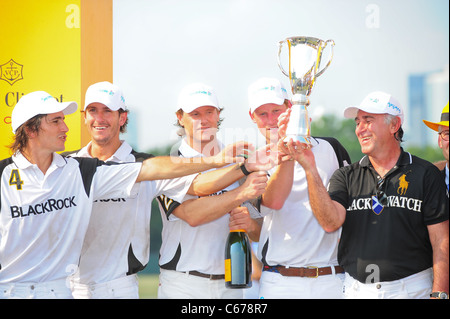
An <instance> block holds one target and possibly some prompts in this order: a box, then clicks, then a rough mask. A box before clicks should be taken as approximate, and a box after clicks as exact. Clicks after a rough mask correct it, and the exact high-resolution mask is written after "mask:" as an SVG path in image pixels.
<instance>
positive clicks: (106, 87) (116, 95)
mask: <svg viewBox="0 0 450 319" xmlns="http://www.w3.org/2000/svg"><path fill="white" fill-rule="evenodd" d="M92 103H102V104H104V105H106V106H107V107H108V108H110V109H111V110H113V111H117V110H119V109H122V110H124V111H126V110H127V106H126V105H125V98H124V97H123V93H122V90H121V89H120V88H119V87H118V86H117V85H114V84H112V83H109V82H107V81H104V82H98V83H95V84H92V85H91V86H90V87H88V89H87V90H86V96H85V99H84V109H83V110H86V108H87V107H88V106H89V104H92Z"/></svg>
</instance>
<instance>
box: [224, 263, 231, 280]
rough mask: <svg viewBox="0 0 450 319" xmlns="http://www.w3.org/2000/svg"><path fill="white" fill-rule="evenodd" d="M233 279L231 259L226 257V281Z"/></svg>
mask: <svg viewBox="0 0 450 319" xmlns="http://www.w3.org/2000/svg"><path fill="white" fill-rule="evenodd" d="M227 281H231V259H225V282H227Z"/></svg>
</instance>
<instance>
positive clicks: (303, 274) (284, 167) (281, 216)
mask: <svg viewBox="0 0 450 319" xmlns="http://www.w3.org/2000/svg"><path fill="white" fill-rule="evenodd" d="M248 98H249V106H250V112H249V113H250V116H251V118H252V120H253V122H255V123H256V125H257V126H258V128H259V130H260V132H261V134H262V135H263V136H264V137H265V138H266V142H267V143H270V142H274V143H278V141H282V139H280V137H279V136H278V118H279V116H280V115H281V114H282V113H284V112H285V111H286V110H288V109H289V108H290V107H291V104H290V101H289V98H288V95H287V92H286V90H285V88H284V87H283V85H282V84H281V82H280V81H279V80H278V79H273V78H261V79H259V80H257V81H256V82H254V83H252V84H251V85H250V87H249V89H248ZM311 140H312V152H313V153H314V154H315V155H316V157H317V158H318V165H319V167H320V177H319V178H320V180H321V181H322V182H323V183H324V184H326V183H328V180H329V178H330V177H331V175H332V174H333V172H334V171H335V170H336V169H338V168H339V167H341V166H343V165H348V164H349V163H350V157H349V156H348V154H347V152H346V150H345V149H344V147H343V146H342V145H341V144H340V143H339V142H338V141H337V140H335V139H330V138H315V137H313V138H312V139H311ZM269 175H270V179H269V182H268V186H267V190H266V192H265V193H264V194H263V196H262V204H263V205H264V206H266V207H269V208H272V209H273V210H272V211H270V212H268V213H267V214H266V215H265V217H264V224H263V227H262V230H261V237H260V240H259V245H258V246H259V251H258V257H259V258H260V259H261V261H262V263H263V272H262V275H261V279H260V290H259V296H260V298H264V299H268V298H283V299H287V298H296V299H303V298H305V299H310V298H318V299H330V298H333V299H337V298H341V297H342V283H343V276H344V274H343V269H342V268H341V267H339V266H338V262H337V244H338V241H339V234H340V231H339V230H336V231H335V232H332V233H326V232H325V231H324V230H323V229H322V227H321V226H320V224H319V223H318V222H317V220H316V218H315V217H314V214H313V213H312V211H311V207H310V205H309V199H308V192H307V183H306V178H305V171H304V169H303V168H302V167H301V166H300V164H298V163H296V162H295V161H287V162H285V163H282V164H280V165H279V166H278V167H276V168H273V169H271V170H270V171H269Z"/></svg>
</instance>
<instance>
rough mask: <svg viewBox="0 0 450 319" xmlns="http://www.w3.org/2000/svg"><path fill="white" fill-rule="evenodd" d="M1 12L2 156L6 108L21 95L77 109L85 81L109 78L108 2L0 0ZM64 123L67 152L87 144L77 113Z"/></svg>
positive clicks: (7, 133) (7, 132) (7, 137)
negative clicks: (46, 97) (43, 96)
mask: <svg viewBox="0 0 450 319" xmlns="http://www.w3.org/2000/svg"><path fill="white" fill-rule="evenodd" d="M0 12H2V17H1V19H0V159H3V158H6V157H9V156H10V155H11V154H10V152H9V149H8V145H9V144H11V142H12V138H13V134H12V130H11V112H12V110H13V108H14V106H15V105H16V103H17V102H18V100H19V99H20V97H22V96H23V95H25V94H27V93H30V92H33V91H40V90H42V91H46V92H48V93H50V94H51V95H52V96H54V97H55V98H57V99H58V100H59V101H76V102H78V105H79V109H81V108H82V106H83V103H84V94H85V92H86V89H87V87H88V86H89V85H91V84H92V83H95V82H98V81H111V82H112V0H95V1H92V0H57V1H55V0H39V1H36V0H2V1H1V2H0ZM66 123H67V124H68V126H69V129H70V131H69V133H68V139H67V142H66V150H74V149H78V148H80V147H81V146H83V145H84V144H86V143H87V142H88V140H89V137H88V135H87V133H86V130H85V129H84V124H83V119H82V114H81V113H80V112H76V113H74V114H72V115H69V116H67V117H66Z"/></svg>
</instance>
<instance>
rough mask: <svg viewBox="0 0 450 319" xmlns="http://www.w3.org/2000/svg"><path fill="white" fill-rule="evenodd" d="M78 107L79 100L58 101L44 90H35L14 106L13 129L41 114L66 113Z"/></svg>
mask: <svg viewBox="0 0 450 319" xmlns="http://www.w3.org/2000/svg"><path fill="white" fill-rule="evenodd" d="M77 109H78V104H77V102H58V100H56V99H55V98H54V97H53V96H51V95H50V94H48V93H47V92H44V91H35V92H31V93H28V94H27V95H24V96H23V97H22V98H21V99H20V100H19V102H18V103H17V104H16V106H15V107H14V110H13V111H12V114H11V126H12V131H13V133H14V134H16V131H17V129H18V128H19V127H20V126H21V125H22V124H24V123H25V122H26V121H28V120H29V119H32V118H33V117H35V116H36V115H39V114H43V115H45V114H53V113H57V112H61V111H62V112H63V113H64V115H69V114H72V113H74V112H75V111H76V110H77Z"/></svg>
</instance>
